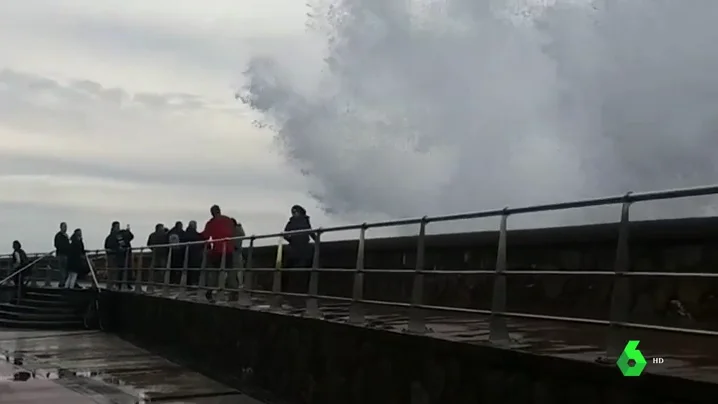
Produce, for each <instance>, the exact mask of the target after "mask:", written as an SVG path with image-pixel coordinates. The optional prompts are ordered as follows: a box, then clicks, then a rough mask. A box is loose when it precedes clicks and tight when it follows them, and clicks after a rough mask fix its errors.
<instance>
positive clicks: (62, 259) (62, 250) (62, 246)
mask: <svg viewBox="0 0 718 404" xmlns="http://www.w3.org/2000/svg"><path fill="white" fill-rule="evenodd" d="M54 244H55V256H56V257H57V266H58V269H59V270H60V285H59V287H61V288H62V287H65V280H66V279H67V254H68V251H69V249H70V237H69V236H68V234H67V223H65V222H62V223H60V231H58V232H57V234H55V240H54Z"/></svg>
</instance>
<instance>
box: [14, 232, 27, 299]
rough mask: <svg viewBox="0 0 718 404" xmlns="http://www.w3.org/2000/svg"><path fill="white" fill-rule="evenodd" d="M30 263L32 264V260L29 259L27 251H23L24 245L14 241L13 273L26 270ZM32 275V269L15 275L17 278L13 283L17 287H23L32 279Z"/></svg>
mask: <svg viewBox="0 0 718 404" xmlns="http://www.w3.org/2000/svg"><path fill="white" fill-rule="evenodd" d="M29 263H30V259H29V258H28V257H27V254H26V253H25V250H23V249H22V244H20V242H19V241H17V240H15V241H13V242H12V272H15V271H18V270H20V269H23V268H26V267H27V266H28V264H29ZM31 273H32V269H31V268H26V269H24V270H23V271H21V272H18V273H17V274H15V276H14V277H13V282H14V283H15V285H17V286H19V287H22V286H23V285H24V284H25V283H26V281H27V279H30V274H31Z"/></svg>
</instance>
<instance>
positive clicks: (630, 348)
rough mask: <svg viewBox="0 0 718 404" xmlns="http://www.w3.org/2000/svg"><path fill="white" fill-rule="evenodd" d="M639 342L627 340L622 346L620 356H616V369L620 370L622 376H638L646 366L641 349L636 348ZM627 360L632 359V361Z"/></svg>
mask: <svg viewBox="0 0 718 404" xmlns="http://www.w3.org/2000/svg"><path fill="white" fill-rule="evenodd" d="M639 342H641V341H628V343H627V344H626V347H625V348H623V352H622V353H621V356H620V357H619V358H618V361H616V365H617V366H618V369H620V370H621V373H623V375H624V376H640V375H641V373H643V369H644V368H645V367H646V358H644V357H643V354H642V353H641V351H639V350H638V349H637V348H638V343H639ZM629 361H633V363H630V362H629Z"/></svg>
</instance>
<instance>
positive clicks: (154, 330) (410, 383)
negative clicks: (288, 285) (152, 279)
mask: <svg viewBox="0 0 718 404" xmlns="http://www.w3.org/2000/svg"><path fill="white" fill-rule="evenodd" d="M103 299H104V300H103V302H102V307H103V308H104V309H103V313H102V314H103V316H104V319H105V323H106V324H108V325H109V326H110V328H111V330H113V331H114V332H117V333H118V334H120V335H121V336H123V337H125V338H127V339H129V340H131V341H133V342H135V343H137V344H139V345H141V346H144V347H145V348H148V349H151V350H153V351H155V352H158V353H160V354H163V355H166V356H168V357H170V358H171V359H173V360H176V361H178V362H180V363H183V364H185V365H188V366H190V367H194V368H195V369H196V370H199V371H201V372H203V373H206V374H207V375H209V376H210V377H214V378H217V379H218V380H220V381H222V382H224V383H227V384H230V385H232V386H235V387H237V388H240V389H244V390H245V391H248V392H252V393H254V394H258V395H260V396H261V395H262V394H261V393H262V392H271V394H270V395H271V396H275V397H280V398H282V399H284V400H287V401H288V402H291V403H317V404H338V403H342V404H354V403H356V404H359V403H367V404H384V403H386V404H403V403H407V404H408V403H411V404H444V403H451V404H464V403H465V404H469V403H470V404H475V403H491V404H495V403H504V404H514V403H515V404H524V403H533V404H562V403H566V404H569V403H577V402H581V403H596V404H599V403H600V404H602V403H606V404H609V403H610V404H619V403H655V404H669V403H670V404H673V403H682V404H698V403H709V402H710V403H713V402H715V397H716V391H715V388H714V387H711V386H710V385H705V384H701V383H697V382H689V381H686V380H680V379H675V378H669V377H665V376H656V375H649V374H644V375H643V376H641V377H640V378H625V377H622V376H621V375H620V373H619V372H618V370H617V369H616V368H615V367H613V366H601V365H596V364H593V363H587V362H578V361H572V360H567V359H559V358H553V357H549V356H538V355H536V356H535V355H530V354H526V353H521V352H518V351H509V350H502V349H497V348H493V347H489V346H478V345H469V344H461V343H455V342H448V341H443V340H438V339H432V338H428V337H421V336H414V335H405V334H399V333H392V332H388V331H381V330H376V329H368V328H360V327H353V326H349V325H346V324H339V323H332V322H328V321H320V320H312V319H303V318H299V317H291V316H285V315H281V314H272V313H265V312H257V311H248V310H242V309H237V308H230V307H222V306H213V305H207V304H200V303H192V302H186V301H180V300H172V299H163V298H158V297H151V296H145V295H135V294H127V293H125V294H122V293H116V292H110V293H106V294H104V297H103Z"/></svg>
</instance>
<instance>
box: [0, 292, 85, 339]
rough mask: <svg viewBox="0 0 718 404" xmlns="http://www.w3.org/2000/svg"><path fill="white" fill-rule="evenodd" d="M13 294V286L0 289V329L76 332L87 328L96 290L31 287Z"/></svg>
mask: <svg viewBox="0 0 718 404" xmlns="http://www.w3.org/2000/svg"><path fill="white" fill-rule="evenodd" d="M16 295H17V291H16V290H15V288H14V287H5V286H3V287H0V327H7V328H25V329H35V330H38V329H42V330H47V329H55V330H58V329H61V330H77V329H85V328H86V325H87V324H86V323H87V321H86V320H87V314H88V312H89V311H92V310H91V309H92V308H93V306H94V299H95V297H96V296H97V291H96V290H91V289H79V290H72V289H58V288H39V287H30V288H26V289H25V291H24V292H23V295H22V297H21V299H19V300H18V299H17V298H16ZM88 310H89V311H88Z"/></svg>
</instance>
